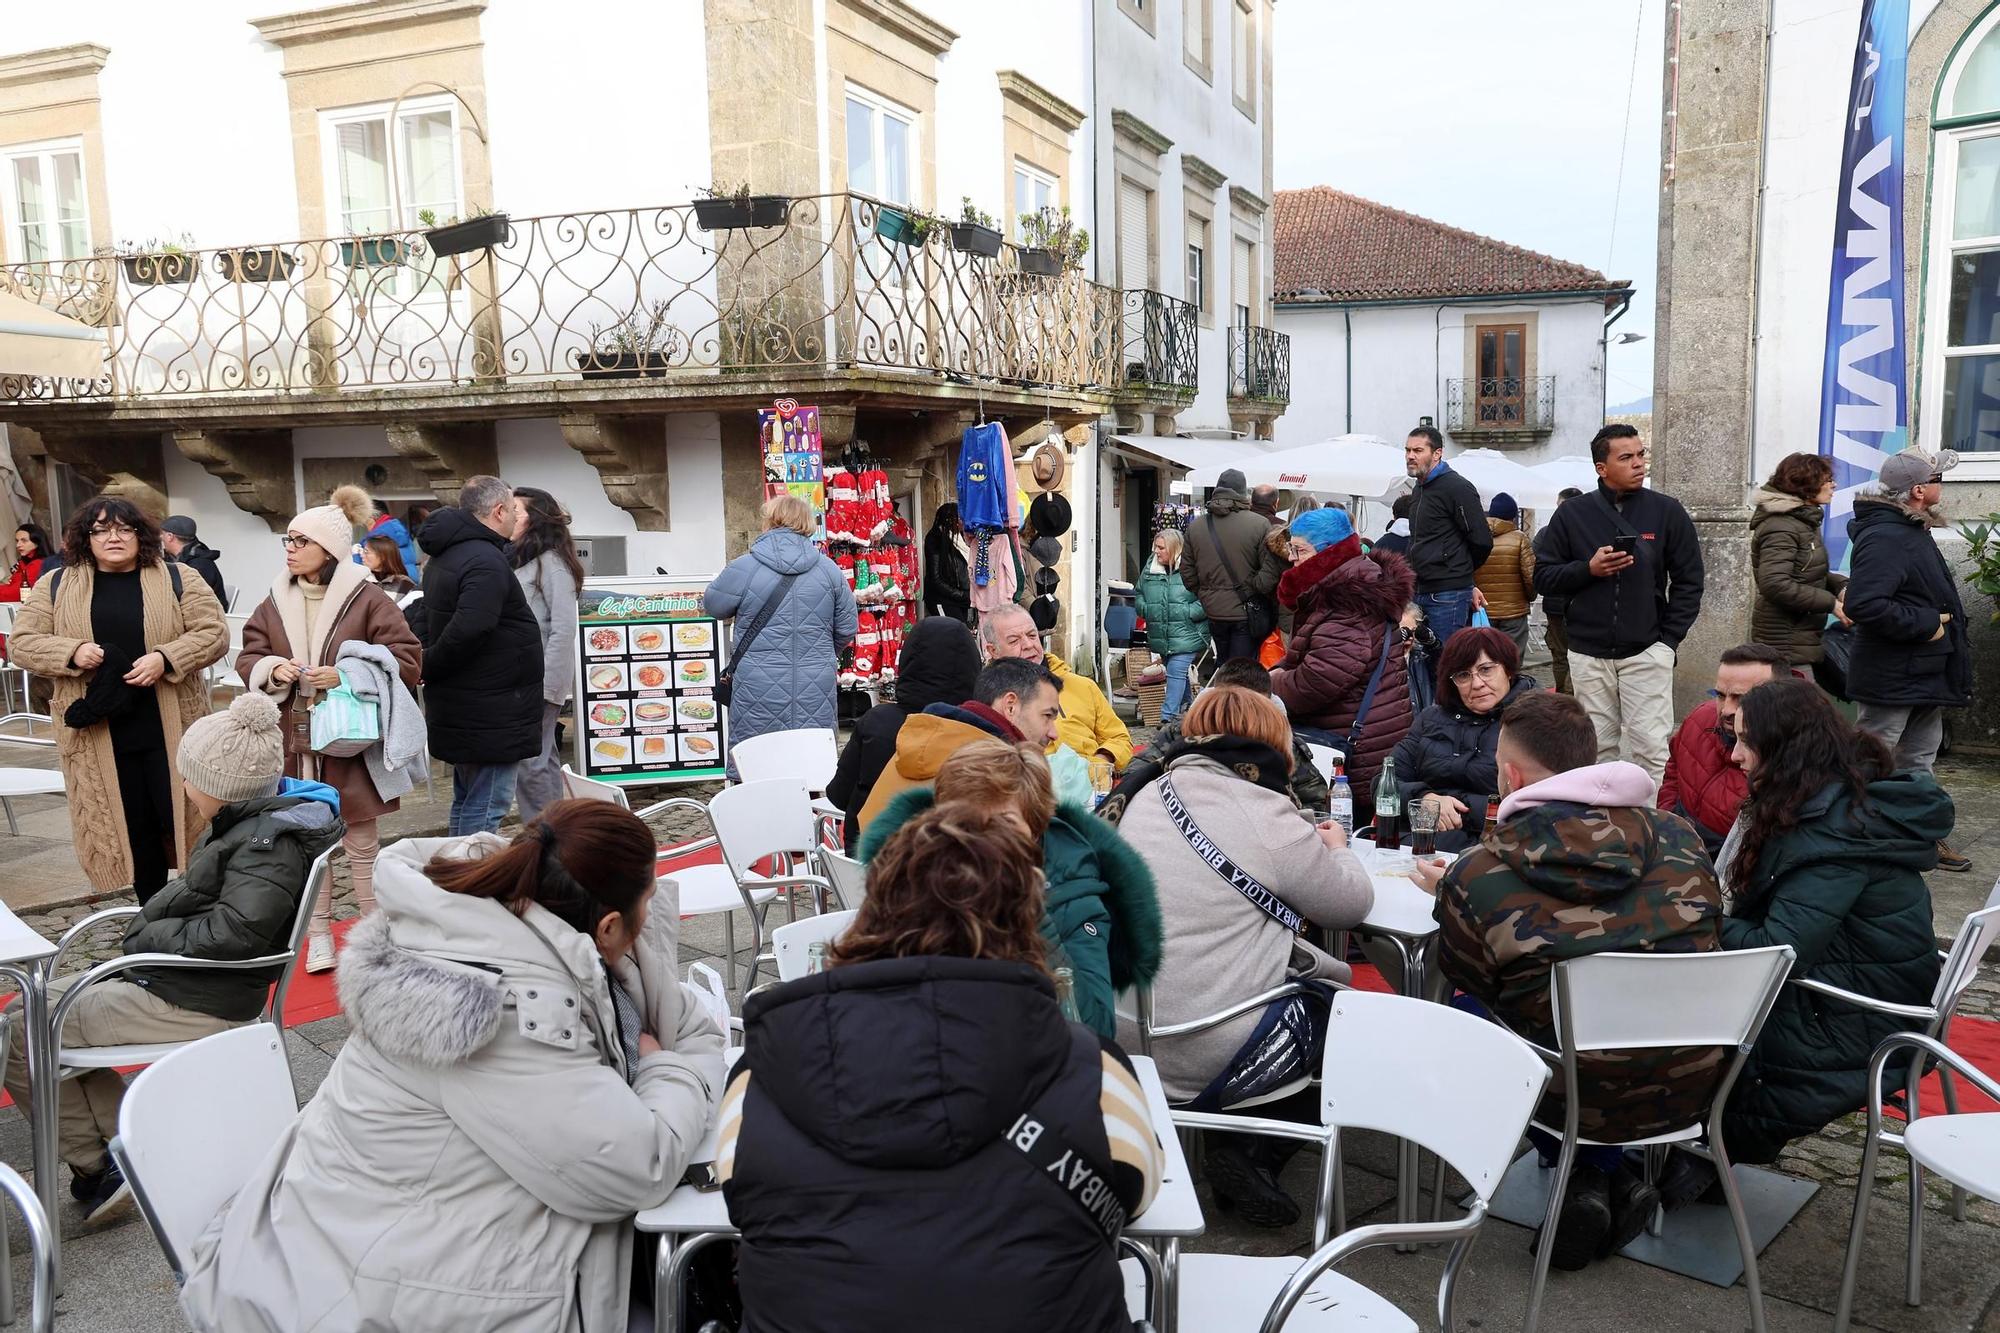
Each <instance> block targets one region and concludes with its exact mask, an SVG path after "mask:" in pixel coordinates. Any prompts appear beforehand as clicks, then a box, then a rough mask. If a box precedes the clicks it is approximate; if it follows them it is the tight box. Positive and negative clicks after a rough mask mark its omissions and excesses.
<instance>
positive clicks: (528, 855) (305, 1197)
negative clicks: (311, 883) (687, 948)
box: [181, 801, 997, 1333]
mask: <svg viewBox="0 0 2000 1333" xmlns="http://www.w3.org/2000/svg"><path fill="white" fill-rule="evenodd" d="M655 854H656V853H655V848H654V845H653V835H652V834H651V833H650V832H648V831H647V828H646V825H645V824H644V823H643V822H642V821H641V820H639V819H638V818H637V817H635V816H633V815H631V814H629V813H627V812H626V811H624V810H621V809H619V808H618V807H617V806H614V805H607V804H604V803H602V802H598V801H557V802H555V803H554V804H552V805H550V806H549V807H548V809H547V810H545V811H544V812H543V814H542V817H541V818H540V819H539V820H537V821H536V822H534V823H532V824H530V825H528V827H527V828H525V829H523V830H522V831H521V832H520V834H519V835H518V836H516V837H515V838H514V840H513V842H511V843H508V842H503V841H502V840H501V839H500V838H499V837H497V836H496V835H494V834H491V833H477V834H474V835H472V836H471V837H469V838H463V839H441V838H423V839H410V840H407V841H404V842H401V843H397V844H396V845H394V846H392V847H390V848H388V849H387V850H385V851H384V852H383V853H382V856H381V859H380V860H379V861H377V862H376V865H375V892H376V906H377V909H378V910H377V911H376V912H375V913H374V915H372V916H369V917H367V918H365V919H363V920H362V921H361V923H360V924H359V925H357V926H355V927H354V929H353V931H352V932H351V933H350V934H349V936H348V939H347V947H346V948H345V949H344V950H342V951H341V954H340V964H339V979H340V998H341V1003H342V1005H343V1007H344V1008H345V1009H346V1011H347V1016H348V1019H349V1020H350V1021H351V1022H352V1023H353V1027H354V1031H353V1035H352V1036H351V1037H349V1038H348V1041H347V1044H346V1045H345V1046H343V1047H342V1048H341V1051H340V1057H339V1058H338V1059H337V1060H335V1061H334V1064H333V1071H332V1072H331V1073H329V1074H328V1075H327V1078H326V1082H325V1083H323V1084H322V1085H321V1086H320V1090H319V1093H318V1095H316V1096H315V1097H314V1098H313V1100H312V1102H311V1103H310V1104H309V1105H308V1106H307V1107H306V1108H305V1110H304V1111H303V1112H302V1113H301V1114H300V1116H299V1118H298V1120H297V1121H296V1122H294V1124H293V1125H292V1127H291V1128H290V1129H289V1130H287V1131H286V1134H285V1137H284V1138H283V1139H282V1140H281V1141H280V1142H279V1143H278V1145H277V1147H276V1148H275V1149H274V1150H273V1151H272V1152H271V1154H270V1156H269V1158H268V1159H267V1160H266V1161H265V1162H264V1164H263V1165H262V1166H261V1167H260V1168H259V1169H258V1170H257V1171H256V1172H255V1173H254V1174H253V1175H252V1176H251V1178H250V1180H249V1182H248V1183H247V1184H245V1185H244V1187H243V1189H242V1190H241V1191H240V1192H239V1193H238V1194H237V1196H236V1197H235V1199H234V1200H232V1201H231V1202H230V1203H228V1204H225V1205H224V1206H223V1210H222V1212H221V1214H220V1215H219V1216H218V1217H217V1218H216V1220H215V1221H214V1222H212V1223H211V1224H210V1225H209V1227H208V1230H207V1231H206V1232H204V1233H203V1235H202V1237H201V1239H200V1240H198V1241H197V1242H196V1243H195V1246H194V1250H193V1252H192V1254H191V1255H190V1256H189V1258H190V1271H189V1274H188V1279H187V1283H186V1285H185V1286H184V1287H183V1288H182V1290H181V1305H182V1308H183V1310H184V1311H185V1313H186V1314H187V1317H188V1319H189V1321H190V1323H192V1325H193V1326H194V1327H195V1328H196V1329H199V1330H205V1331H206V1330H218V1331H220V1330H227V1331H228V1333H247V1331H251V1330H255V1331H259V1333H261V1331H262V1330H273V1331H275V1330H290V1329H303V1328H311V1329H317V1330H320V1331H321V1333H343V1331H344V1330H352V1331H355V1333H358V1331H359V1330H363V1329H387V1328H409V1329H416V1328H449V1329H454V1330H465V1331H476V1330H503V1329H525V1328H537V1329H550V1330H561V1331H562V1333H624V1329H625V1326H626V1316H627V1299H628V1295H629V1293H630V1291H631V1285H632V1282H631V1264H632V1215H633V1214H634V1213H636V1212H638V1211H639V1210H641V1209H644V1208H650V1207H652V1206H654V1205H655V1204H658V1203H661V1202H662V1201H664V1200H665V1199H666V1197H667V1195H668V1194H670V1193H671V1192H672V1191H673V1189H674V1187H675V1185H677V1184H678V1183H679V1182H680V1178H681V1172H682V1171H683V1170H684V1169H685V1168H686V1166H687V1161H688V1156H689V1154H690V1153H691V1152H692V1151H693V1150H694V1148H695V1145H696V1144H698V1143H699V1142H700V1141H701V1138H702V1134H703V1132H704V1130H706V1128H707V1127H708V1124H709V1118H710V1116H711V1114H712V1113H713V1108H714V1106H715V1102H716V1097H717V1095H718V1094H719V1093H720V1091H721V1082H722V1035H721V1033H720V1032H718V1031H717V1030H716V1026H715V1022H714V1020H713V1019H712V1018H710V1017H709V1016H708V1012H707V1010H706V1009H704V1008H703V1007H702V1005H701V1004H700V1002H699V1001H697V1000H696V999H695V998H694V997H693V996H692V995H689V994H686V993H684V992H683V990H682V988H681V986H680V985H679V984H678V983H677V982H676V981H675V980H674V949H675V943H676V931H677V929H678V924H679V913H678V911H677V906H678V905H677V903H675V902H674V901H672V900H671V897H670V895H669V896H668V900H666V901H661V902H659V903H657V904H654V903H653V898H654V857H655ZM649 909H650V910H649ZM996 1141H997V1140H996Z"/></svg>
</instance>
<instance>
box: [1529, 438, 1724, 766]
mask: <svg viewBox="0 0 2000 1333" xmlns="http://www.w3.org/2000/svg"><path fill="white" fill-rule="evenodd" d="M1590 457H1591V461H1592V462H1594V463H1596V464H1597V489H1596V490H1594V491H1592V492H1590V493H1589V494H1586V495H1579V496H1578V497H1577V498H1576V499H1574V500H1571V501H1569V502H1568V503H1567V504H1563V505H1560V506H1558V507H1557V509H1556V512H1555V513H1554V515H1552V516H1551V517H1550V519H1549V522H1548V525H1547V526H1546V527H1544V528H1543V529H1542V531H1541V533H1540V535H1539V536H1537V537H1536V538H1535V591H1536V592H1537V593H1539V594H1540V595H1541V596H1543V597H1545V598H1551V597H1553V598H1564V599H1567V609H1566V611H1565V614H1564V623H1565V627H1566V628H1567V630H1568V632H1569V666H1570V678H1571V680H1572V681H1573V682H1574V683H1575V686H1576V697H1577V699H1578V701H1579V702H1581V703H1582V704H1583V706H1584V709H1585V711H1587V712H1588V713H1589V714H1590V721H1591V724H1592V725H1593V726H1594V727H1596V729H1597V761H1598V762H1599V763H1609V762H1610V761H1611V760H1613V759H1629V760H1631V761H1632V762H1633V763H1635V764H1637V765H1639V766H1640V767H1641V768H1643V769H1645V770H1646V771H1647V772H1648V773H1651V774H1652V775H1653V781H1654V782H1656V783H1657V782H1659V781H1660V779H1661V777H1662V776H1664V775H1665V773H1666V771H1667V738H1668V737H1669V736H1671V735H1672V734H1673V731H1674V653H1675V651H1676V650H1677V649H1678V648H1679V647H1680V645H1681V640H1682V639H1684V638H1686V637H1687V632H1688V630H1689V629H1691V628H1693V626H1694V621H1695V617H1696V616H1698V615H1699V614H1701V589H1702V563H1701V544H1700V542H1699V541H1698V540H1697V539H1696V537H1695V532H1694V523H1693V521H1692V520H1691V519H1689V518H1688V516H1687V510H1685V509H1683V508H1681V503H1680V501H1678V500H1676V499H1674V498H1673V497H1671V496H1667V495H1662V494H1660V493H1659V492H1658V491H1651V490H1647V489H1646V446H1645V445H1644V443H1642V442H1641V441H1640V439H1639V432H1638V431H1636V430H1634V429H1633V428H1632V427H1630V426H1625V425H1612V426H1606V427H1605V428H1604V429H1602V430H1600V431H1598V432H1597V435H1596V437H1595V438H1593V439H1592V440H1591V442H1590Z"/></svg>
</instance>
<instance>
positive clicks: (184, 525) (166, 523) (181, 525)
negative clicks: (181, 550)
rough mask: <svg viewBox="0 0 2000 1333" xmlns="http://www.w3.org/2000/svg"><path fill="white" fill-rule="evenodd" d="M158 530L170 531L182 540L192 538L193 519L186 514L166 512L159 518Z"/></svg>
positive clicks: (186, 540)
mask: <svg viewBox="0 0 2000 1333" xmlns="http://www.w3.org/2000/svg"><path fill="white" fill-rule="evenodd" d="M160 531H161V532H171V533H173V534H174V536H176V537H179V538H180V539H181V540H182V541H184V542H188V541H193V540H194V520H193V519H191V518H189V517H188V516H187V515H186V514H168V515H167V516H166V517H165V518H163V519H161V520H160Z"/></svg>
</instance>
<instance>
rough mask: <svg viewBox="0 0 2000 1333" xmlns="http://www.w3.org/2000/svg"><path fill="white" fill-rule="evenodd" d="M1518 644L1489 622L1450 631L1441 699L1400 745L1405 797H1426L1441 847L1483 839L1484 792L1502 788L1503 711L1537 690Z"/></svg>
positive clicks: (1442, 669) (1440, 661)
mask: <svg viewBox="0 0 2000 1333" xmlns="http://www.w3.org/2000/svg"><path fill="white" fill-rule="evenodd" d="M1520 667H1521V650H1520V649H1518V648H1516V647H1515V646H1514V640H1513V639H1511V638H1510V637H1508V636H1507V635H1506V634H1504V633H1502V632H1501V631H1499V630H1497V629H1494V628H1492V627H1491V626H1487V625H1478V626H1468V627H1466V628H1465V629H1462V630H1460V631H1459V632H1458V633H1456V634H1454V635H1452V636H1451V642H1449V643H1447V644H1445V646H1444V655H1443V656H1442V657H1440V658H1439V659H1438V698H1437V702H1436V703H1434V704H1432V705H1431V706H1430V707H1429V708H1426V709H1425V710H1424V711H1423V712H1421V713H1419V714H1418V715H1417V720H1416V722H1415V723H1414V724H1413V725H1412V726H1411V727H1410V732H1409V734H1408V735H1407V736H1405V737H1403V739H1402V740H1401V741H1399V742H1397V744H1396V752H1395V758H1396V781H1397V782H1398V783H1400V784H1401V785H1402V788H1403V800H1404V801H1405V802H1409V801H1418V800H1421V801H1422V802H1423V803H1424V804H1426V805H1428V806H1430V807H1432V808H1433V809H1435V810H1436V811H1437V815H1438V836H1437V846H1438V850H1439V851H1441V852H1456V851H1459V850H1461V849H1463V848H1464V847H1465V846H1466V845H1467V844H1469V843H1472V842H1475V841H1477V840H1478V838H1479V829H1480V825H1481V824H1482V823H1483V821H1484V820H1485V818H1486V802H1487V798H1488V797H1490V796H1492V795H1494V794H1495V793H1496V792H1498V791H1499V790H1500V772H1499V769H1498V768H1497V767H1496V765H1495V764H1494V761H1493V749H1494V747H1495V746H1496V745H1498V744H1499V743H1500V714H1501V712H1502V711H1503V710H1504V709H1505V708H1506V707H1507V705H1508V704H1510V703H1512V702H1513V701H1514V700H1515V699H1518V698H1519V697H1520V696H1522V695H1524V694H1527V693H1528V692H1529V691H1531V690H1533V689H1535V688H1536V685H1535V678H1534V677H1533V676H1524V675H1520V674H1518V673H1519V671H1520Z"/></svg>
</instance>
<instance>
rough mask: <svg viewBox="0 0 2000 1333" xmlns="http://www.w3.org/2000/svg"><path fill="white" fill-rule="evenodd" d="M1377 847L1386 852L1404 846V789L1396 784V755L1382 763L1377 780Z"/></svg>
mask: <svg viewBox="0 0 2000 1333" xmlns="http://www.w3.org/2000/svg"><path fill="white" fill-rule="evenodd" d="M1375 845H1376V846H1377V847H1380V848H1382V849H1383V850H1385V851H1394V850H1395V849H1396V848H1398V847H1401V846H1402V845H1403V789H1402V788H1401V787H1400V786H1398V785H1397V783H1396V759H1395V756H1394V755H1391V756H1390V757H1389V758H1387V759H1384V760H1383V761H1382V773H1381V776H1379V777H1377V778H1376V779H1375Z"/></svg>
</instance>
